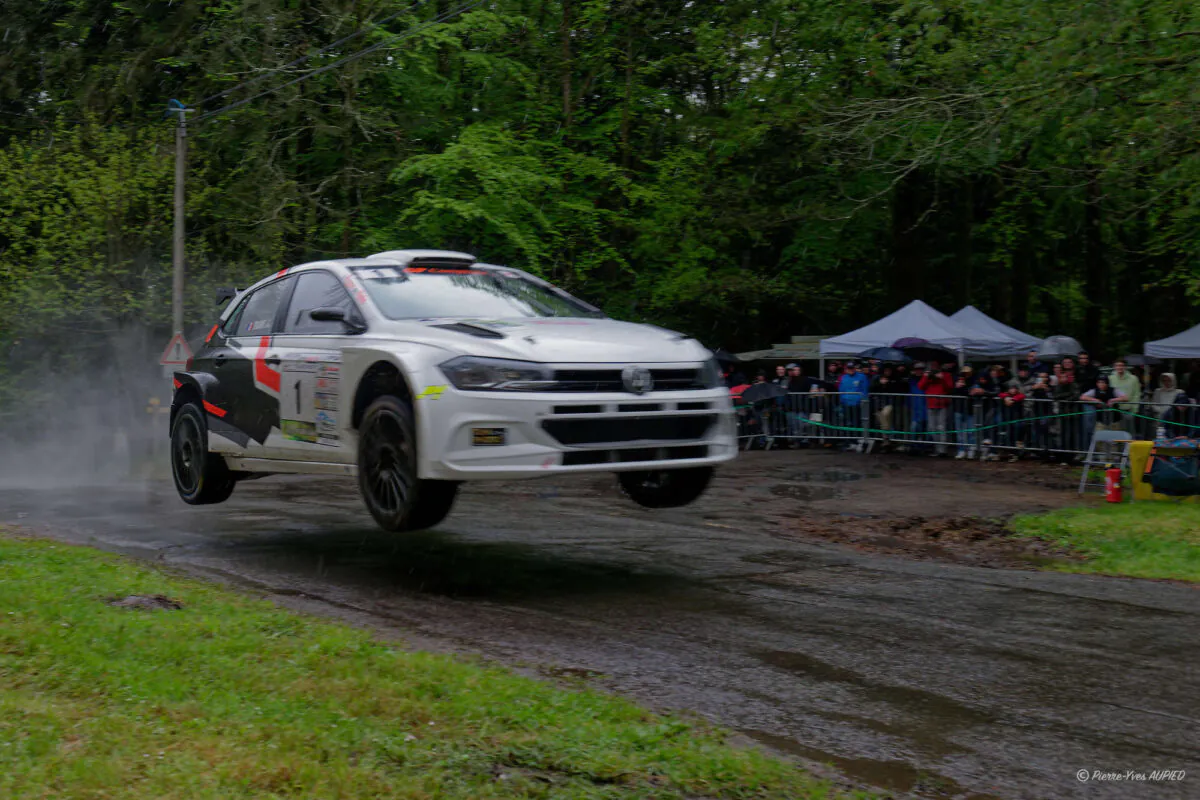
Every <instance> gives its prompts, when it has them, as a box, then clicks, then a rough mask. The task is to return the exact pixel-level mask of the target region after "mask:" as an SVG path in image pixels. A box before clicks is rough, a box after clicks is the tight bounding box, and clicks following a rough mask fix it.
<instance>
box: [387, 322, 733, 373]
mask: <svg viewBox="0 0 1200 800" xmlns="http://www.w3.org/2000/svg"><path fill="white" fill-rule="evenodd" d="M411 325H419V326H421V328H422V329H423V330H422V332H421V338H422V339H423V340H425V341H426V342H429V343H430V344H436V345H437V346H439V347H444V348H446V349H449V350H455V351H458V352H459V353H460V354H462V355H476V356H488V357H492V358H515V359H520V360H522V361H540V362H544V363H604V362H622V363H628V362H635V363H647V364H652V363H672V362H690V361H703V360H705V359H708V358H710V357H711V355H712V354H711V353H710V352H709V351H708V349H707V348H705V347H704V345H702V344H700V343H699V342H698V341H696V340H695V339H692V338H690V337H688V336H685V335H683V334H680V333H676V332H674V331H668V330H666V329H664V328H659V327H656V326H654V325H641V324H637V323H633V322H620V321H618V320H614V319H590V318H586V317H538V318H527V317H518V318H506V319H466V318H462V317H455V318H452V319H423V320H406V321H405V326H406V327H408V326H411ZM409 330H411V328H409ZM473 334H474V335H473ZM489 334H490V335H489ZM497 334H498V335H499V336H497ZM500 337H502V338H500Z"/></svg>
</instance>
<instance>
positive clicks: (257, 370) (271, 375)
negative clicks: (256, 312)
mask: <svg viewBox="0 0 1200 800" xmlns="http://www.w3.org/2000/svg"><path fill="white" fill-rule="evenodd" d="M270 347H271V337H270V336H264V337H262V338H261V339H259V340H258V355H256V356H255V358H254V380H256V381H258V382H259V383H261V384H262V385H263V386H266V387H267V388H268V389H271V390H273V391H275V392H278V391H279V373H278V372H276V371H275V370H273V369H271V368H270V367H268V366H267V362H266V361H265V360H264V359H266V357H267V350H268V349H270Z"/></svg>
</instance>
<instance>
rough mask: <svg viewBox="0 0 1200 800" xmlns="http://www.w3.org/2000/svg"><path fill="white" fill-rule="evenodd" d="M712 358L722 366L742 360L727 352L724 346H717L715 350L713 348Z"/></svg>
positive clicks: (738, 362)
mask: <svg viewBox="0 0 1200 800" xmlns="http://www.w3.org/2000/svg"><path fill="white" fill-rule="evenodd" d="M713 358H715V359H716V360H717V363H718V364H721V365H722V366H732V365H733V364H740V363H742V360H741V359H740V358H738V357H737V356H735V355H734V354H733V353H731V352H729V351H728V350H726V349H725V348H717V350H715V351H714V352H713Z"/></svg>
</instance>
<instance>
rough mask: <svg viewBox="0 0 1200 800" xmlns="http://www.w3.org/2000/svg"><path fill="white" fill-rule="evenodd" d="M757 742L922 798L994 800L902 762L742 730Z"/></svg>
mask: <svg viewBox="0 0 1200 800" xmlns="http://www.w3.org/2000/svg"><path fill="white" fill-rule="evenodd" d="M741 732H742V733H744V734H746V735H747V736H749V737H750V738H751V739H754V740H755V741H758V742H761V743H762V744H764V745H766V746H767V747H770V748H772V749H774V750H778V751H780V752H783V753H790V754H792V755H797V756H800V757H801V758H805V759H808V760H809V761H815V762H817V763H819V764H832V765H833V766H834V767H835V768H837V769H838V770H839V771H840V772H841V773H842V774H843V775H846V776H847V777H849V778H850V779H851V780H854V781H858V782H862V783H867V784H870V785H871V786H876V787H879V788H881V789H885V790H887V791H892V792H914V793H918V794H919V795H920V796H921V797H968V798H971V800H995V798H993V797H992V796H991V795H983V794H974V793H972V794H967V792H966V791H965V790H964V789H963V787H962V786H960V785H959V784H957V783H955V782H954V781H952V780H950V779H949V778H946V777H944V776H942V775H937V774H935V773H932V772H927V771H924V770H919V769H917V768H916V767H914V766H912V765H911V764H906V763H905V762H903V761H880V760H876V759H873V758H848V757H845V756H838V755H834V754H833V753H827V752H825V751H824V750H818V749H817V748H815V747H808V746H807V745H803V744H800V743H799V742H797V741H796V740H795V739H791V738H788V737H787V736H779V735H776V734H773V733H766V732H765V731H756V730H752V729H745V728H743V729H742V730H741Z"/></svg>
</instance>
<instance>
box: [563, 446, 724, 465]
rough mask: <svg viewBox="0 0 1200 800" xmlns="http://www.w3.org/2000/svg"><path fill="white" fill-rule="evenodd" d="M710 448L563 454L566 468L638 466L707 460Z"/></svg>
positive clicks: (670, 448) (587, 451)
mask: <svg viewBox="0 0 1200 800" xmlns="http://www.w3.org/2000/svg"><path fill="white" fill-rule="evenodd" d="M707 457H708V447H707V446H705V445H702V444H698V445H688V446H686V447H643V448H641V449H623V450H580V451H576V452H573V453H563V460H562V465H563V466H564V467H582V466H584V465H587V464H636V463H638V462H639V461H683V460H684V459H688V458H707Z"/></svg>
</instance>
